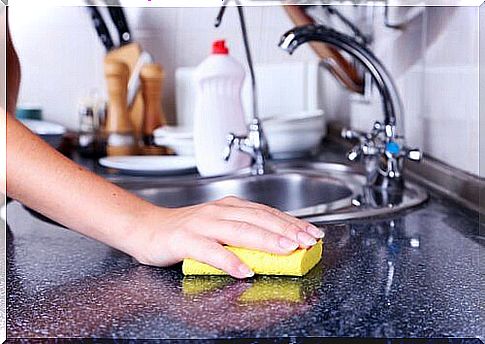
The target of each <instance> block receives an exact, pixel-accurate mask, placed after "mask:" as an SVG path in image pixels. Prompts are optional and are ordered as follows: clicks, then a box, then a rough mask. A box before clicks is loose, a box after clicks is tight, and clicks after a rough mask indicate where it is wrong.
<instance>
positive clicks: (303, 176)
mask: <svg viewBox="0 0 485 344" xmlns="http://www.w3.org/2000/svg"><path fill="white" fill-rule="evenodd" d="M114 182H115V183H117V184H119V185H120V186H121V187H124V188H125V189H127V190H129V191H131V192H133V193H134V194H136V195H138V196H140V197H142V198H144V199H146V200H148V201H149V202H151V203H154V204H156V205H160V206H164V207H181V206H189V205H194V204H198V203H202V202H207V201H212V200H217V199H220V198H223V197H225V196H229V195H232V196H237V197H240V198H244V199H247V200H250V201H254V202H259V203H263V204H266V205H269V206H272V207H275V208H278V209H280V210H283V211H286V212H288V213H290V214H292V215H294V216H298V217H302V218H305V219H307V220H309V221H312V222H319V223H321V222H334V221H342V220H346V219H355V218H362V217H370V216H379V215H386V214H389V213H394V212H396V211H400V210H404V209H407V208H410V207H413V206H417V205H419V204H420V203H422V202H424V201H425V200H426V199H427V194H426V192H425V191H424V190H422V189H421V188H419V187H417V186H416V185H413V184H411V183H407V184H406V188H405V190H404V191H403V192H402V191H399V192H397V193H396V192H384V193H383V192H381V191H379V190H372V189H368V187H366V179H365V176H364V175H363V174H362V171H359V170H357V169H356V168H354V167H350V166H347V165H341V164H329V163H321V162H313V163H307V162H306V163H287V164H285V163H279V164H277V165H276V166H275V172H274V173H272V174H267V175H263V176H250V175H248V174H246V173H241V174H239V175H233V176H227V177H218V178H194V177H191V178H188V177H182V178H180V177H179V178H173V179H167V178H159V179H147V180H132V181H130V180H129V178H124V179H119V180H114Z"/></svg>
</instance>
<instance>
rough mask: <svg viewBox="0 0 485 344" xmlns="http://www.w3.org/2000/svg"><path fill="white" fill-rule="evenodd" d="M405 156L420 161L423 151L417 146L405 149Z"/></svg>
mask: <svg viewBox="0 0 485 344" xmlns="http://www.w3.org/2000/svg"><path fill="white" fill-rule="evenodd" d="M406 157H407V158H408V159H409V160H411V161H421V159H422V158H423V152H421V150H420V149H418V148H412V149H406Z"/></svg>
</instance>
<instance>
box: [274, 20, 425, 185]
mask: <svg viewBox="0 0 485 344" xmlns="http://www.w3.org/2000/svg"><path fill="white" fill-rule="evenodd" d="M309 41H317V42H324V43H326V44H329V45H332V46H334V47H336V48H337V49H341V50H343V51H345V52H347V53H348V54H350V55H351V56H353V57H354V58H356V59H357V60H358V61H359V62H361V63H362V65H363V66H364V67H365V68H366V69H367V71H368V72H369V73H370V74H371V75H372V78H373V80H374V81H375V85H376V87H377V88H378V89H379V92H380V95H381V98H382V106H383V108H384V123H381V122H376V123H374V126H373V128H372V130H371V131H370V132H369V133H362V132H357V131H353V130H343V131H342V136H343V137H345V138H348V139H354V140H358V141H359V144H358V145H357V146H355V147H354V148H353V149H352V150H351V151H350V152H349V153H348V155H347V158H348V159H349V160H355V159H357V158H358V157H363V158H364V162H365V164H366V171H367V179H368V184H369V185H370V186H372V187H378V188H382V189H388V188H394V187H395V188H398V189H399V190H402V189H403V188H404V181H403V178H402V170H403V166H404V164H403V162H404V159H405V158H407V159H409V160H416V161H419V160H420V159H421V152H420V151H419V150H417V149H408V148H407V147H405V146H404V135H403V111H402V103H401V99H400V97H399V94H398V92H397V88H396V86H395V84H394V82H393V80H392V78H391V75H390V74H389V72H388V71H387V70H386V68H385V67H384V66H383V65H382V63H381V62H380V61H379V59H378V58H377V57H376V56H375V55H374V54H373V53H372V51H370V50H369V49H368V48H367V47H366V46H364V45H363V44H361V43H359V42H358V41H357V40H355V39H354V38H352V37H350V36H347V35H345V34H343V33H340V32H338V31H335V30H333V29H330V28H328V27H326V26H323V25H306V26H299V27H296V28H294V29H292V30H290V31H288V32H287V33H285V34H284V35H283V37H282V38H281V41H280V43H279V46H280V47H281V48H283V49H284V50H286V51H287V52H288V53H290V54H292V53H293V52H294V51H295V50H296V49H297V48H298V47H299V46H300V45H301V44H303V43H306V42H309Z"/></svg>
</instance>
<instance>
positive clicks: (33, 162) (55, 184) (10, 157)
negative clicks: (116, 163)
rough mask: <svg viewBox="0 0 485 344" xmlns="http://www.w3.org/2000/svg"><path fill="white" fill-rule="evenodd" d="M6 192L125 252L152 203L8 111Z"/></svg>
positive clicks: (47, 214)
mask: <svg viewBox="0 0 485 344" xmlns="http://www.w3.org/2000/svg"><path fill="white" fill-rule="evenodd" d="M7 193H8V195H9V196H10V197H12V198H14V199H17V200H19V201H20V202H22V203H23V204H25V205H27V206H29V207H31V208H33V209H35V210H37V211H39V212H40V213H42V214H44V215H46V216H47V217H49V218H51V219H53V220H55V221H58V222H59V223H62V224H63V225H65V226H67V227H69V228H71V229H73V230H76V231H78V232H80V233H82V234H84V235H87V236H89V237H92V238H95V239H97V240H100V241H102V242H104V243H106V244H108V245H110V246H113V247H115V248H117V249H120V250H122V251H124V252H127V253H129V254H133V252H134V250H135V248H134V246H135V245H136V244H135V243H134V241H133V240H131V239H132V238H133V236H134V234H135V231H137V228H136V226H135V224H136V222H137V221H136V219H137V217H140V216H143V215H142V214H145V213H147V212H150V211H151V210H153V208H155V207H154V206H153V205H151V204H150V203H148V202H145V201H143V200H141V199H139V198H137V197H136V196H134V195H132V194H130V193H128V192H126V191H125V190H123V189H121V188H119V187H117V186H115V185H113V184H111V183H109V182H108V181H106V180H105V179H103V178H101V177H99V176H96V175H95V174H93V173H91V172H89V171H87V170H86V169H84V168H82V167H80V166H79V165H77V164H75V163H74V162H72V161H71V160H69V159H67V158H66V157H64V156H63V155H61V154H59V153H58V152H56V151H55V150H54V149H52V148H51V147H50V146H49V145H48V144H46V143H45V142H44V141H43V140H41V139H40V138H39V137H37V136H36V135H34V134H32V133H31V132H30V131H29V130H28V129H26V128H25V127H24V126H23V125H22V124H21V123H20V122H18V121H17V120H16V119H14V118H13V117H11V116H7ZM157 209H158V210H159V209H160V208H157Z"/></svg>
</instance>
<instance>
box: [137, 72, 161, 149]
mask: <svg viewBox="0 0 485 344" xmlns="http://www.w3.org/2000/svg"><path fill="white" fill-rule="evenodd" d="M163 78H164V73H163V69H162V67H161V66H160V64H157V63H150V64H146V65H145V66H143V68H142V69H141V72H140V79H141V88H142V94H143V102H144V104H145V111H144V118H143V125H142V135H143V143H144V146H143V148H142V152H143V154H166V153H167V152H166V149H164V148H162V147H157V146H155V144H154V142H153V131H154V130H155V129H156V128H158V127H160V126H162V125H165V124H166V120H165V115H164V113H163V110H162V83H163Z"/></svg>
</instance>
